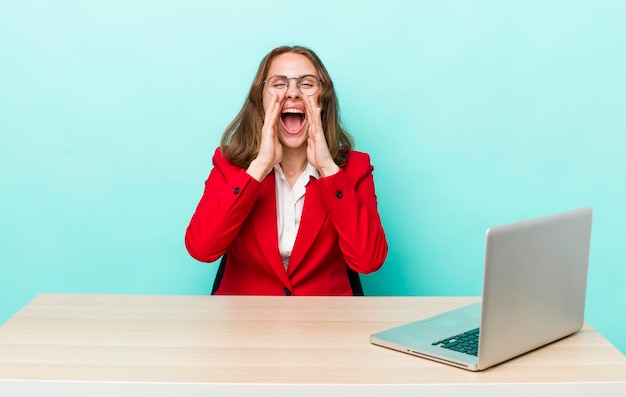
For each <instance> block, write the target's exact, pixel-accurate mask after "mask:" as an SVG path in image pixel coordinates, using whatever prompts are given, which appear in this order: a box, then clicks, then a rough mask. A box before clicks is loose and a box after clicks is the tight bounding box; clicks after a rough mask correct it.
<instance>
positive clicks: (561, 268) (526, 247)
mask: <svg viewBox="0 0 626 397" xmlns="http://www.w3.org/2000/svg"><path fill="white" fill-rule="evenodd" d="M591 220H592V209H591V208H590V207H588V208H580V209H576V210H572V211H567V212H562V213H558V214H553V215H548V216H544V217H539V218H536V219H530V220H525V221H521V222H516V223H511V224H508V225H502V226H496V227H491V228H489V229H487V234H486V244H485V245H486V249H485V268H484V280H483V295H482V301H481V302H480V303H475V304H471V305H468V306H463V307H460V308H457V309H454V310H451V311H448V312H445V313H441V314H439V315H436V316H433V317H430V318H426V319H422V320H419V321H415V322H412V323H408V324H405V325H401V326H398V327H394V328H391V329H387V330H384V331H382V332H378V333H375V334H372V335H370V342H371V343H372V344H374V345H379V346H383V347H386V348H389V349H393V350H397V351H400V352H403V353H408V354H412V355H415V356H418V357H423V358H427V359H430V360H434V361H438V362H440V363H444V364H449V365H453V366H456V367H460V368H464V369H467V370H471V371H480V370H484V369H486V368H489V367H492V366H494V365H497V364H500V363H502V362H504V361H507V360H510V359H512V358H514V357H517V356H519V355H522V354H525V353H528V352H530V351H532V350H534V349H537V348H540V347H542V346H545V345H546V344H549V343H551V342H554V341H556V340H558V339H561V338H564V337H566V336H568V335H571V334H573V333H575V332H577V331H578V330H579V329H580V328H581V327H582V325H583V323H584V312H585V298H586V289H587V269H588V262H589V249H590V243H591Z"/></svg>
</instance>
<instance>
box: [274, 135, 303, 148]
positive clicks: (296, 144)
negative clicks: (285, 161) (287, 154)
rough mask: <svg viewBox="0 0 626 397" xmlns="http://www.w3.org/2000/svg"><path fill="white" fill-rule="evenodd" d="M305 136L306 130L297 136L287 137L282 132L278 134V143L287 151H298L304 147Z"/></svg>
mask: <svg viewBox="0 0 626 397" xmlns="http://www.w3.org/2000/svg"><path fill="white" fill-rule="evenodd" d="M306 140H307V134H306V130H305V131H302V132H301V133H300V134H298V135H289V134H286V133H284V132H281V134H280V143H281V144H282V145H283V147H286V148H288V149H299V148H301V147H303V146H305V147H306Z"/></svg>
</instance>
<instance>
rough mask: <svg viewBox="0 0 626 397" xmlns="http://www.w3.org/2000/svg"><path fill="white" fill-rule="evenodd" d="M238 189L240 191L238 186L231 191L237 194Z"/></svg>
mask: <svg viewBox="0 0 626 397" xmlns="http://www.w3.org/2000/svg"><path fill="white" fill-rule="evenodd" d="M240 191H241V189H239V188H238V187H236V188H234V189H233V193H234V194H239V192H240Z"/></svg>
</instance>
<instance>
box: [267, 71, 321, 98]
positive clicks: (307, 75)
mask: <svg viewBox="0 0 626 397" xmlns="http://www.w3.org/2000/svg"><path fill="white" fill-rule="evenodd" d="M274 77H281V78H283V79H285V80H287V87H286V88H285V92H287V91H289V80H296V87H297V88H298V91H299V92H300V94H302V95H307V96H313V95H315V94H317V93H318V92H319V90H320V88H321V87H322V85H324V82H323V81H322V79H321V78H319V77H318V76H316V75H314V74H303V75H301V76H298V77H287V76H285V75H282V74H274V75H271V76H270V77H268V78H267V80H263V85H265V84H267V83H269V81H270V80H271V79H273V78H274ZM304 77H314V78H315V79H316V80H317V81H318V82H319V83H320V86H319V87H318V88H317V91H315V92H314V93H313V94H305V93H304V92H302V89H300V80H302V78H304ZM267 92H268V94H270V95H272V96H273V94H272V93H271V92H269V89H267Z"/></svg>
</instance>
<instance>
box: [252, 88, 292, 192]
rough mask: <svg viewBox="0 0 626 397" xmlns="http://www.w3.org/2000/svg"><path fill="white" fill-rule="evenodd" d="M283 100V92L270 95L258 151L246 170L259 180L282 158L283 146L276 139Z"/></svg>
mask: <svg viewBox="0 0 626 397" xmlns="http://www.w3.org/2000/svg"><path fill="white" fill-rule="evenodd" d="M284 102H285V94H281V95H277V96H274V97H272V101H271V102H270V104H269V106H268V107H267V110H266V111H265V121H264V122H263V128H261V144H260V145H259V153H258V154H257V157H256V158H255V159H254V160H252V162H251V163H250V166H249V167H248V169H247V170H246V172H247V173H248V174H250V175H251V176H252V177H253V178H254V179H256V180H257V181H259V182H260V181H262V180H263V179H264V178H265V177H266V176H267V174H269V173H270V171H271V170H272V168H273V167H274V165H275V164H278V163H280V161H281V160H282V158H283V146H282V144H281V143H280V141H279V140H278V120H279V118H280V112H281V108H282V106H283V103H284Z"/></svg>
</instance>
